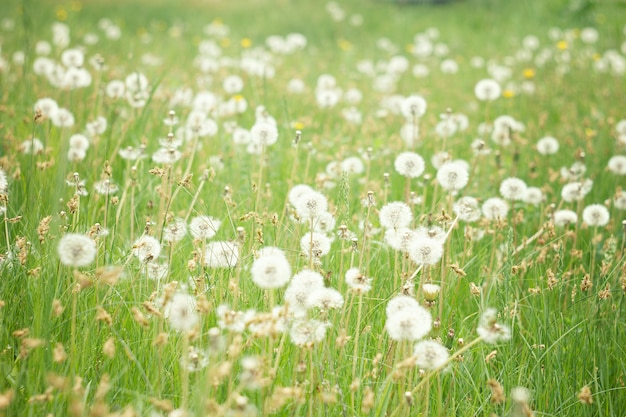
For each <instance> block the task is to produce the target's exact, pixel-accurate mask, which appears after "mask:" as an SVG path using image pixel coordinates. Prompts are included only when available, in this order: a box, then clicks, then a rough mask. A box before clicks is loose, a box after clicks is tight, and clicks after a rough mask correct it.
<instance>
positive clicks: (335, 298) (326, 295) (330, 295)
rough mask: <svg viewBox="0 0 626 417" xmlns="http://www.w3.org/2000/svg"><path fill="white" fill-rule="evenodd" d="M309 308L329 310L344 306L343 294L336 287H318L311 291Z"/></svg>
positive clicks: (308, 300)
mask: <svg viewBox="0 0 626 417" xmlns="http://www.w3.org/2000/svg"><path fill="white" fill-rule="evenodd" d="M306 304H307V308H308V309H311V308H319V309H322V310H329V309H331V308H341V306H343V295H341V293H340V292H339V291H337V290H335V289H334V288H325V287H322V288H318V289H316V290H314V291H313V292H311V294H310V295H309V296H308V297H307V300H306Z"/></svg>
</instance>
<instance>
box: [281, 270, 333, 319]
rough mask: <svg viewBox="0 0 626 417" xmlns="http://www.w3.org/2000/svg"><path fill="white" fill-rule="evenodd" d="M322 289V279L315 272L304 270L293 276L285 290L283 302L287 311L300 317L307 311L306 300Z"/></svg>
mask: <svg viewBox="0 0 626 417" xmlns="http://www.w3.org/2000/svg"><path fill="white" fill-rule="evenodd" d="M323 287H324V277H322V275H321V274H319V273H318V272H315V271H311V270H308V269H305V270H303V271H300V272H298V273H297V274H295V275H294V276H293V278H292V279H291V282H290V283H289V286H288V287H287V289H286V290H285V295H284V300H285V303H287V305H288V307H289V310H290V311H292V312H293V313H294V314H295V315H296V316H302V315H304V314H305V313H306V311H307V309H308V303H307V300H308V298H309V296H310V295H311V293H312V292H313V291H315V290H317V289H319V288H323Z"/></svg>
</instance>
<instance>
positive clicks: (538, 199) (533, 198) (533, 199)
mask: <svg viewBox="0 0 626 417" xmlns="http://www.w3.org/2000/svg"><path fill="white" fill-rule="evenodd" d="M522 200H523V201H524V202H525V203H526V204H532V205H533V206H538V205H539V204H541V203H543V201H544V196H543V191H541V189H540V188H537V187H528V188H526V191H525V192H524V196H523V197H522Z"/></svg>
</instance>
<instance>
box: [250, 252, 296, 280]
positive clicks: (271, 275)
mask: <svg viewBox="0 0 626 417" xmlns="http://www.w3.org/2000/svg"><path fill="white" fill-rule="evenodd" d="M250 272H251V273H252V281H253V282H254V283H255V284H256V285H257V286H258V287H259V288H263V289H270V288H280V287H283V286H285V285H287V283H288V282H289V279H291V265H289V262H288V261H287V258H286V257H285V256H284V255H282V254H280V253H278V252H276V253H272V254H264V255H262V256H260V257H258V258H257V259H255V260H254V262H253V263H252V268H251V270H250Z"/></svg>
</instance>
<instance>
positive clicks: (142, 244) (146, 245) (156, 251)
mask: <svg viewBox="0 0 626 417" xmlns="http://www.w3.org/2000/svg"><path fill="white" fill-rule="evenodd" d="M131 252H132V254H133V255H135V256H136V257H137V259H139V261H140V262H150V261H153V260H155V259H157V258H158V257H159V255H160V254H161V244H160V243H159V241H158V240H157V239H155V238H154V237H152V236H148V235H144V236H142V237H140V238H139V239H137V240H136V241H135V243H133V247H132V250H131Z"/></svg>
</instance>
